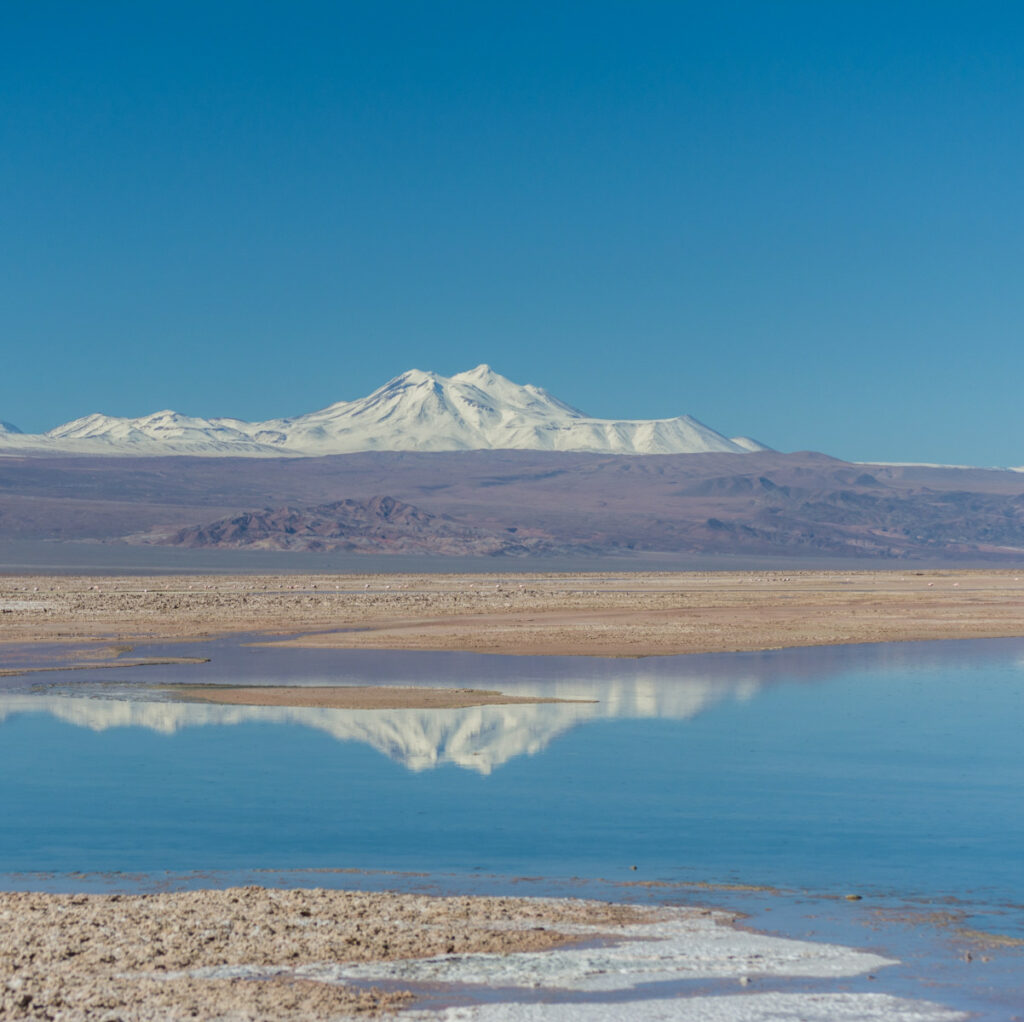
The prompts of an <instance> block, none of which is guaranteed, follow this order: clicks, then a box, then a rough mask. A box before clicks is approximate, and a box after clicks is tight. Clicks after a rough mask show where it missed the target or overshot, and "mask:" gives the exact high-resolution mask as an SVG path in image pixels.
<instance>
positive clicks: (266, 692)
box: [159, 685, 584, 710]
mask: <svg viewBox="0 0 1024 1022" xmlns="http://www.w3.org/2000/svg"><path fill="white" fill-rule="evenodd" d="M159 690H160V691H161V692H163V693H165V694H166V695H169V696H172V697H173V698H174V699H175V700H181V701H183V702H197V703H218V704H224V705H228V706H293V707H313V708H316V709H326V710H397V709H403V710H452V709H462V708H464V707H468V706H510V705H513V704H517V703H567V702H583V701H584V700H579V699H549V698H544V697H541V696H512V695H506V694H505V693H503V692H496V691H493V690H490V689H479V688H418V687H416V686H405V685H329V686H319V685H161V686H160V687H159Z"/></svg>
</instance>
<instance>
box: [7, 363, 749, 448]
mask: <svg viewBox="0 0 1024 1022" xmlns="http://www.w3.org/2000/svg"><path fill="white" fill-rule="evenodd" d="M0 446H2V448H5V449H13V448H19V449H25V448H35V449H45V450H62V451H72V452H76V451H77V452H79V453H91V454H100V453H103V454H139V455H142V454H145V455H154V454H206V455H243V456H256V455H263V456H273V455H276V456H279V457H280V456H282V455H283V456H292V457H295V456H300V457H302V456H320V455H331V454H348V453H353V452H356V451H466V450H530V451H581V452H591V453H595V454H694V453H704V452H711V451H716V452H723V453H732V454H741V453H749V452H750V451H751V450H755V449H761V445H758V444H757V443H756V441H751V440H747V439H746V438H737V439H736V440H730V439H729V438H728V437H726V436H724V435H723V434H722V433H719V432H717V431H716V430H713V429H711V428H710V427H709V426H705V425H704V424H703V423H701V422H698V421H697V420H696V419H694V418H691V417H690V416H688V415H681V416H679V417H678V418H675V419H654V420H630V419H595V418H593V417H592V416H588V415H586V414H584V413H583V412H581V411H580V410H579V409H577V408H573V407H572V406H571V405H567V404H566V403H565V402H563V401H559V400H558V399H557V398H555V397H552V395H550V394H549V393H548V392H547V391H545V390H543V389H542V388H540V387H535V386H533V385H532V384H527V385H522V384H518V383H514V382H513V381H512V380H509V379H507V378H506V377H504V376H502V375H501V374H500V373H497V372H495V371H494V369H492V368H491V366H489V365H488V364H487V363H481V364H480V365H478V366H476V368H474V369H469V370H467V371H465V372H462V373H457V374H455V375H454V376H450V377H447V376H441V375H440V374H439V373H435V372H429V371H426V370H423V369H410V370H408V371H407V372H404V373H402V374H401V375H399V376H396V377H394V379H392V380H389V381H388V382H387V383H385V384H384V385H383V386H382V387H379V388H378V389H377V390H375V391H374V392H373V393H372V394H370V395H368V396H367V397H364V398H360V399H358V400H356V401H340V402H338V403H336V404H333V405H330V406H328V407H327V408H323V409H321V410H320V411H316V412H310V413H309V414H306V415H298V416H294V417H289V418H286V419H272V420H269V421H267V422H241V421H239V420H238V419H228V418H213V419H204V418H198V417H192V416H187V415H181V414H179V413H177V412H173V411H170V410H168V409H165V410H164V411H160V412H154V413H152V414H151V415H146V416H143V417H141V418H137V419H126V418H114V417H112V416H106V415H99V414H94V415H87V416H85V417H83V418H81V419H76V420H75V421H74V422H69V423H65V424H64V425H63V426H58V427H56V428H55V429H52V430H50V432H49V433H46V434H44V435H42V436H25V435H24V434H16V435H15V434H12V432H11V431H10V430H7V431H6V432H3V430H2V429H0Z"/></svg>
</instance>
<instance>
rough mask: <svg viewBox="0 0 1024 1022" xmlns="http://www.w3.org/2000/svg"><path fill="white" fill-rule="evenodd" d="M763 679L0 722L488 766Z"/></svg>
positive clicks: (414, 766) (61, 699)
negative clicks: (297, 742) (243, 740)
mask: <svg viewBox="0 0 1024 1022" xmlns="http://www.w3.org/2000/svg"><path fill="white" fill-rule="evenodd" d="M757 688H758V685H757V682H755V681H753V680H750V679H744V680H736V681H730V682H722V681H719V680H715V681H707V680H703V679H696V678H687V679H686V680H672V679H666V678H654V677H648V678H644V677H636V678H629V679H621V680H601V681H596V682H586V681H576V680H571V681H558V682H554V683H547V684H545V685H543V686H539V685H538V686H526V685H524V686H516V692H517V694H524V693H525V692H527V691H531V690H532V693H533V694H537V695H540V694H543V695H545V696H548V697H554V698H558V699H582V700H594V701H593V702H577V703H532V704H531V703H520V704H513V705H508V706H473V707H468V708H465V709H457V710H334V709H330V710H328V709H311V708H306V707H302V708H297V707H296V708H293V707H281V706H214V705H206V704H202V703H174V702H143V701H140V700H137V699H127V698H126V699H121V698H113V699H95V698H92V699H90V698H86V697H82V696H77V697H76V696H65V695H34V694H15V693H12V694H4V695H0V721H3V720H5V719H6V718H8V717H10V716H14V715H16V714H23V713H48V714H50V715H51V716H53V717H56V718H58V719H60V720H63V721H66V722H67V723H69V724H74V725H76V726H78V727H86V728H91V729H92V730H93V731H104V730H106V729H108V728H114V727H145V728H150V729H151V730H153V731H159V732H161V733H163V734H173V733H174V732H176V731H179V730H181V729H182V728H186V727H198V726H203V725H219V726H225V725H232V724H244V723H255V722H260V723H271V724H300V725H302V726H304V727H311V728H316V729H318V730H320V731H325V732H327V734H329V735H331V736H332V737H334V738H337V739H338V740H339V741H358V742H365V743H366V744H367V745H370V746H372V747H373V748H375V749H377V750H378V751H380V752H382V753H384V754H385V755H386V756H388V757H390V758H391V759H393V760H395V761H396V762H399V763H402V764H403V765H404V766H406V767H408V768H409V769H410V770H427V769H430V768H432V767H437V766H441V765H442V764H445V763H452V764H455V765H457V766H461V767H465V768H467V769H470V770H476V771H478V772H479V773H482V774H488V773H490V772H491V771H492V770H493V769H494V768H495V767H498V766H501V764H502V763H506V762H508V761H509V760H510V759H513V758H514V757H516V756H521V755H524V754H525V755H531V754H533V753H535V752H538V751H539V750H541V749H543V748H544V747H545V746H547V745H548V744H549V743H550V742H551V741H552V740H553V739H554V738H556V737H557V736H558V735H560V734H562V733H563V732H565V731H568V730H569V729H570V728H572V727H574V726H576V725H578V724H582V723H585V722H587V721H590V720H607V719H613V718H641V717H664V718H667V719H673V720H686V719H688V718H690V717H693V716H695V715H696V714H697V713H699V712H700V711H701V710H703V709H706V708H707V707H709V706H711V705H713V704H714V703H716V702H719V701H721V700H723V699H726V698H733V699H748V698H750V696H751V695H752V694H753V693H754V692H756V691H757Z"/></svg>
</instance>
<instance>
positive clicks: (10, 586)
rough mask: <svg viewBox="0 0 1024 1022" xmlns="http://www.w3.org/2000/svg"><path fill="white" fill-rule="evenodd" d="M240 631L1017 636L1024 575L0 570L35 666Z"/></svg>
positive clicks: (713, 638) (834, 640)
mask: <svg viewBox="0 0 1024 1022" xmlns="http://www.w3.org/2000/svg"><path fill="white" fill-rule="evenodd" d="M238 634H247V635H257V636H259V637H260V638H259V640H258V641H259V642H264V643H268V644H275V645H282V646H295V647H303V648H328V649H391V650H417V651H427V650H442V651H467V652H475V653H493V654H502V655H554V656H602V657H638V656H652V655H662V656H664V655H680V654H687V653H715V652H745V651H757V650H768V649H779V648H790V647H797V646H816V645H843V644H858V643H878V642H907V641H927V640H931V639H961V638H1010V637H1019V636H1024V573H1021V572H1018V573H1016V574H1015V573H1014V572H1013V571H915V572H907V573H905V574H896V573H894V572H891V571H886V572H879V571H864V572H854V573H850V572H840V571H797V572H792V573H789V574H784V573H781V572H773V573H765V572H688V573H638V574H632V573H614V574H578V575H561V574H559V575H546V576H542V577H531V578H525V579H524V578H520V577H516V576H512V577H511V578H510V577H508V576H502V575H498V574H492V575H451V576H436V575H373V576H316V577H315V578H312V577H310V576H298V575H280V576H277V575H274V576H270V575H264V576H253V577H248V576H247V577H244V578H239V577H237V576H188V577H183V578H167V577H162V576H161V577H158V576H152V577H135V576H133V577H127V576H108V577H103V578H98V577H97V576H71V575H69V576H28V575H4V576H0V650H2V649H3V647H4V646H17V645H25V646H34V645H45V646H48V647H51V655H50V661H49V663H48V664H47V665H49V664H57V665H61V663H60V661H61V660H63V666H70V665H71V664H72V663H73V662H74V658H73V657H66V656H65V655H64V654H65V653H66V652H67V650H68V649H70V648H72V647H75V646H79V647H88V646H96V645H106V646H110V645H112V644H128V645H132V644H141V643H148V644H153V643H158V642H185V641H189V640H196V639H205V638H211V637H214V636H230V635H238ZM78 659H79V661H80V662H83V663H90V661H91V657H89V656H87V655H86V654H85V653H82V654H80V655H79V658H78ZM90 665H93V666H94V664H90Z"/></svg>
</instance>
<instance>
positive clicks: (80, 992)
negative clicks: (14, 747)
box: [0, 887, 650, 1022]
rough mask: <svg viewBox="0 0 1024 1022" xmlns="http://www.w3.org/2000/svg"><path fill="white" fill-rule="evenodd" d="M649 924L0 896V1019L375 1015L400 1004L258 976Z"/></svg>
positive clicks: (533, 911)
mask: <svg viewBox="0 0 1024 1022" xmlns="http://www.w3.org/2000/svg"><path fill="white" fill-rule="evenodd" d="M649 917H650V913H649V912H643V911H642V910H637V909H632V908H629V907H626V906H615V905H605V904H601V903H597V902H572V901H565V902H550V901H542V900H529V899H517V898H483V897H474V898H468V897H463V898H430V897H425V896H421V895H399V894H387V893H360V892H349V891H327V890H282V891H279V890H271V889H266V888H261V887H245V888H235V889H229V890H204V891H186V892H177V893H170V894H150V895H117V894H113V895H56V894H38V893H13V892H11V893H2V894H0V1018H2V1019H53V1020H59V1022H79V1020H83V1022H84V1020H98V1022H115V1020H121V1022H156V1020H161V1022H162V1020H169V1019H187V1018H199V1019H210V1018H218V1019H230V1020H236V1019H237V1020H249V1019H253V1020H255V1019H280V1020H292V1019H295V1020H298V1019H331V1018H337V1017H344V1016H350V1015H358V1016H365V1017H374V1016H378V1015H383V1014H388V1013H390V1012H393V1011H394V1010H395V1009H396V1008H398V1007H401V1006H403V1005H407V1004H408V1003H409V1002H410V1000H411V999H412V995H411V994H410V993H409V992H408V991H404V990H401V989H397V990H396V989H389V990H388V991H386V992H385V991H382V990H379V989H376V988H373V987H371V986H369V985H368V986H367V988H360V987H354V986H341V985H335V984H330V983H324V982H318V981H315V980H311V979H301V978H295V977H294V976H291V975H277V976H274V975H270V976H269V977H268V978H266V979H261V980H260V981H254V980H253V979H251V978H247V977H246V976H245V975H240V976H235V977H232V976H230V975H228V976H225V977H224V978H219V977H218V978H208V977H207V978H204V977H203V976H202V975H198V976H197V975H191V974H190V973H191V972H192V970H197V969H199V970H201V969H207V970H209V969H215V968H218V967H220V968H223V967H229V971H230V967H236V968H240V967H245V968H246V969H249V970H251V969H252V967H257V968H259V967H266V968H268V969H274V968H278V967H282V966H284V967H287V968H288V969H294V968H296V967H300V966H303V965H310V964H316V963H324V962H330V963H359V962H387V961H393V960H396V959H408V958H422V957H430V956H434V955H463V954H468V953H477V952H485V953H501V954H505V953H508V952H513V951H543V950H547V949H549V948H553V947H558V946H561V945H565V944H567V943H570V942H573V941H577V940H579V938H578V937H577V936H573V935H571V934H566V933H565V932H561V931H559V930H558V929H556V928H554V927H557V926H559V925H562V926H564V925H566V924H570V925H572V924H587V925H589V926H594V925H597V926H601V927H607V928H608V929H609V930H614V929H615V928H616V927H618V926H621V925H623V924H625V923H630V922H635V921H637V920H638V919H642V918H649Z"/></svg>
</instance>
